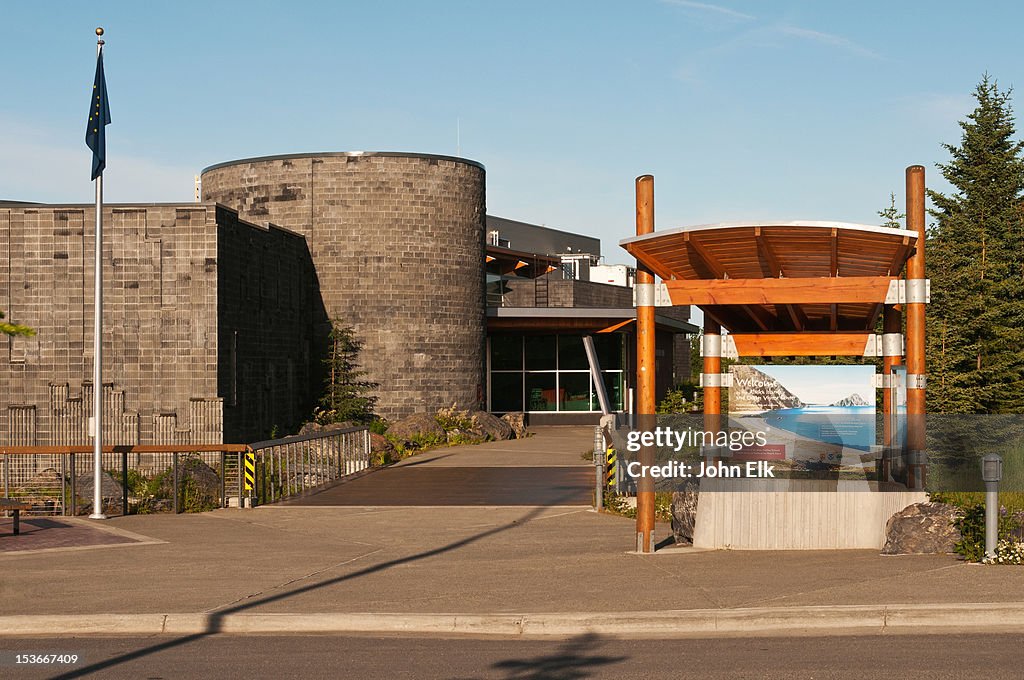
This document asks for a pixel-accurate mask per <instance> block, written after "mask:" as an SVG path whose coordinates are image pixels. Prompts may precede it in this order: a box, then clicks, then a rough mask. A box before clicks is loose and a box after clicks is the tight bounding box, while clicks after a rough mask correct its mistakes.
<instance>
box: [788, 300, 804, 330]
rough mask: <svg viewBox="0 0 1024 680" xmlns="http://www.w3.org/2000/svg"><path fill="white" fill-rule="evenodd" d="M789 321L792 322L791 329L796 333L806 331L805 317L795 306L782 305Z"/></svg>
mask: <svg viewBox="0 0 1024 680" xmlns="http://www.w3.org/2000/svg"><path fill="white" fill-rule="evenodd" d="M783 307H784V308H785V309H786V314H788V315H789V319H790V321H792V322H793V329H794V330H797V331H803V330H807V315H806V314H804V313H803V311H802V310H801V309H800V308H799V307H797V306H796V305H783Z"/></svg>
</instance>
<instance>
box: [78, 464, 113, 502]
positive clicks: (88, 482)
mask: <svg viewBox="0 0 1024 680" xmlns="http://www.w3.org/2000/svg"><path fill="white" fill-rule="evenodd" d="M92 490H93V473H91V472H89V473H86V474H84V475H81V476H80V477H78V479H76V480H75V493H76V494H78V497H79V498H84V499H86V500H89V501H91V500H92ZM121 496H122V491H121V485H120V484H118V483H117V481H115V480H114V478H113V477H111V476H110V473H109V472H107V471H106V470H104V471H103V472H102V473H101V474H100V497H101V498H104V499H107V498H117V499H120V498H121Z"/></svg>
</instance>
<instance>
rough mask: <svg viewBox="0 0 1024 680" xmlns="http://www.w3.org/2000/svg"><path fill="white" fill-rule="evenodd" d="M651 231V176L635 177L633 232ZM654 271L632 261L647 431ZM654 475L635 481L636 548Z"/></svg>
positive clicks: (646, 458)
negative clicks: (634, 227)
mask: <svg viewBox="0 0 1024 680" xmlns="http://www.w3.org/2000/svg"><path fill="white" fill-rule="evenodd" d="M653 231H654V177H652V176H651V175H641V176H640V177H637V178H636V233H637V236H640V235H643V234H650V233H652V232H653ZM654 334H655V329H654V275H653V274H652V273H651V271H650V270H649V269H647V267H646V266H644V265H643V264H641V263H640V261H639V260H638V261H637V264H636V335H637V337H636V355H637V356H636V366H637V372H636V386H637V429H638V430H639V431H641V432H645V431H646V432H651V431H653V430H654V428H655V427H656V426H657V423H656V418H655V394H654V391H655V371H654V361H655V359H654V357H655V353H654V342H655V340H654ZM639 453H640V464H641V465H642V466H649V465H653V464H654V448H653V447H650V446H644V447H642V448H641V449H640V452H639ZM653 534H654V479H653V478H652V477H650V476H649V475H643V476H642V477H640V479H639V480H638V482H637V494H636V550H637V552H640V553H650V552H654V540H653Z"/></svg>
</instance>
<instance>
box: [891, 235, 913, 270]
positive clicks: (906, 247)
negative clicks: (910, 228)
mask: <svg viewBox="0 0 1024 680" xmlns="http://www.w3.org/2000/svg"><path fill="white" fill-rule="evenodd" d="M912 250H913V249H912V248H911V247H910V237H909V236H904V237H903V247H902V248H897V249H896V254H895V255H894V256H893V258H892V262H890V263H889V276H899V275H900V272H901V271H903V264H904V263H905V262H906V261H907V256H908V255H910V253H911V251H912Z"/></svg>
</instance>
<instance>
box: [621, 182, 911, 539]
mask: <svg viewBox="0 0 1024 680" xmlns="http://www.w3.org/2000/svg"><path fill="white" fill-rule="evenodd" d="M906 183H907V184H906V186H907V204H906V205H907V228H906V229H899V228H888V227H876V226H870V225H864V224H849V223H845V222H744V223H726V224H703V225H697V226H691V227H681V228H677V229H669V230H665V231H659V232H655V229H654V177H652V176H650V175H642V176H640V177H638V178H637V180H636V236H634V237H630V238H626V239H623V240H622V241H620V245H621V246H622V247H623V248H625V249H626V250H627V251H628V252H629V253H630V254H631V255H633V256H634V257H636V261H637V279H636V280H637V285H636V300H637V303H636V304H637V317H636V318H637V338H638V341H637V370H638V375H637V387H638V392H639V394H638V399H637V415H638V418H637V423H638V426H639V427H640V429H650V428H652V427H653V426H654V424H655V422H656V421H655V420H654V413H655V408H654V391H653V384H652V383H651V382H650V380H649V378H650V376H651V375H652V374H653V370H652V368H653V366H654V364H655V356H656V353H655V346H654V342H655V339H654V332H653V331H654V321H653V318H654V299H655V295H654V280H655V279H654V277H655V276H660V277H661V279H662V280H663V281H664V284H665V287H666V288H667V290H668V293H669V295H670V297H671V299H672V303H673V304H675V305H697V306H698V307H700V308H701V310H702V311H703V312H704V345H703V354H704V371H703V375H702V376H701V382H702V385H703V388H704V404H705V409H704V426H705V429H706V430H708V431H718V430H719V428H720V427H721V420H720V418H721V413H720V406H719V404H720V398H721V389H722V387H723V384H725V380H723V376H722V374H721V358H722V345H723V342H722V329H723V328H725V329H727V330H728V331H729V336H728V337H729V338H730V341H731V343H732V344H733V345H734V346H735V350H736V353H737V354H738V355H740V356H800V355H802V356H882V357H883V376H882V378H883V380H882V384H883V386H889V385H890V384H891V381H892V380H893V377H892V376H893V374H894V371H895V368H896V367H897V366H899V365H901V364H902V363H903V361H904V343H903V333H902V330H903V315H904V313H905V314H906V320H907V323H906V336H907V342H906V354H905V356H906V388H907V415H908V416H910V419H909V422H908V427H907V448H908V461H909V462H908V472H907V480H906V482H907V486H908V487H909V488H923V482H924V460H925V458H924V453H923V452H924V424H923V415H924V411H925V408H924V407H925V382H926V379H925V357H924V346H925V337H924V332H925V313H924V305H925V303H926V302H927V301H928V285H927V280H926V279H925V260H924V240H925V188H924V168H923V167H921V166H919V165H914V166H910V167H908V168H907V171H906ZM904 269H905V271H906V276H905V278H903V279H901V278H900V277H901V273H902V272H903V271H904ZM880 317H881V318H883V332H882V334H881V335H879V334H877V333H876V332H875V331H876V327H877V325H878V320H879V318H880ZM889 392H890V391H889V390H885V391H884V392H883V412H884V413H886V414H888V413H891V410H892V408H893V405H892V403H891V401H890V393H889ZM886 423H887V425H886V431H885V433H884V443H885V444H886V445H888V444H889V443H890V437H891V433H890V431H889V428H888V419H886ZM707 455H709V456H711V457H716V456H717V454H716V453H715V452H714V451H711V452H709V453H708V454H707ZM640 459H641V462H642V464H643V463H644V461H653V451H650V450H648V447H644V448H642V449H641V451H640ZM653 528H654V490H653V483H652V480H649V479H647V478H646V477H642V478H641V479H640V480H639V482H638V494H637V552H650V551H651V550H653V545H652V542H651V533H652V531H653Z"/></svg>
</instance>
